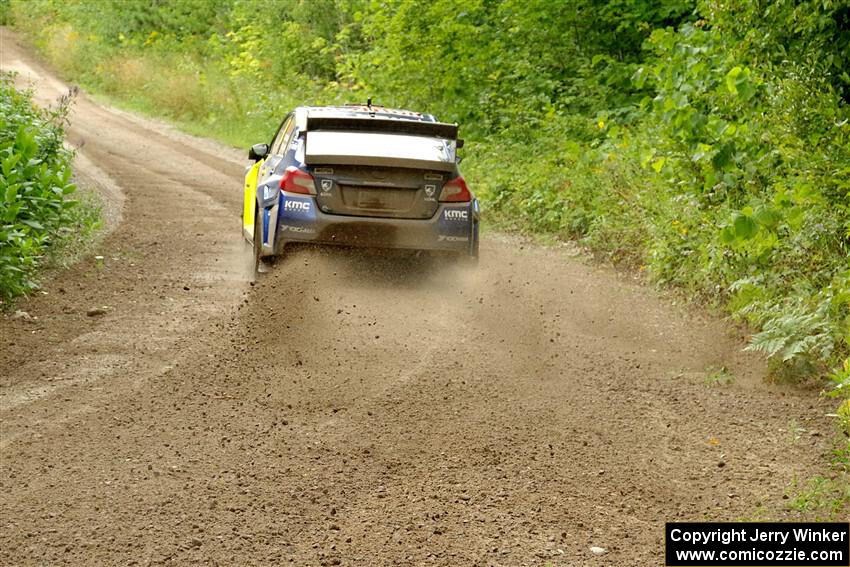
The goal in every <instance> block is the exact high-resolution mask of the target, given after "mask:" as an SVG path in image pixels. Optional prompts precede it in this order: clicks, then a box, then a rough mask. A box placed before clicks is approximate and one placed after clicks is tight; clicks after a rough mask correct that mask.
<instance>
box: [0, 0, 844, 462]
mask: <svg viewBox="0 0 850 567" xmlns="http://www.w3.org/2000/svg"><path fill="white" fill-rule="evenodd" d="M0 5H1V4H0ZM6 12H7V15H6V16H0V17H7V18H9V17H10V18H11V19H12V20H13V22H14V24H15V25H16V26H18V27H19V28H21V29H23V30H24V31H25V32H27V33H28V34H29V36H30V37H31V38H32V40H33V41H34V43H35V44H36V45H37V46H38V47H39V48H40V49H41V51H42V53H43V54H44V55H45V56H46V57H47V58H48V59H49V60H50V61H51V62H52V63H53V64H54V65H55V66H56V67H57V68H58V69H59V70H60V71H61V72H63V73H64V74H65V75H66V76H68V77H69V78H71V79H72V80H75V81H78V82H80V83H81V84H83V85H84V86H86V87H87V88H89V89H91V90H92V91H94V92H96V93H102V94H104V95H107V96H109V97H111V98H113V99H114V100H116V101H119V102H120V103H122V104H124V105H126V106H129V107H132V108H135V109H139V110H142V111H147V112H150V113H153V114H156V115H159V116H164V117H165V118H167V119H170V120H172V121H175V122H177V123H179V124H181V125H183V126H184V127H185V128H187V129H188V130H190V131H193V132H196V133H203V134H205V135H212V136H214V137H217V138H219V139H222V140H224V141H227V142H230V143H232V144H235V145H239V146H243V147H247V145H249V144H251V143H254V142H257V141H267V140H268V139H269V138H270V137H271V135H272V133H273V130H274V127H275V126H276V123H277V121H278V120H279V119H280V117H281V116H282V115H283V113H284V112H285V111H286V110H288V109H289V108H291V107H293V106H295V105H297V104H305V103H313V104H325V103H341V102H352V101H365V99H366V98H367V96H372V97H373V98H374V100H375V101H377V102H379V103H383V104H387V105H397V106H403V107H411V108H415V109H423V110H427V111H429V112H433V113H435V114H437V115H438V116H439V117H440V118H441V119H443V120H446V121H457V122H459V123H460V124H461V127H462V131H463V133H464V136H465V137H466V138H467V140H468V142H470V143H468V145H467V149H466V150H465V151H466V155H465V158H466V161H465V162H464V167H465V173H466V175H467V177H468V178H469V180H470V181H471V182H472V183H473V184H474V187H475V188H476V189H477V190H478V192H479V193H480V194H481V196H482V197H483V199H484V206H485V211H486V214H487V216H488V218H489V220H490V221H491V222H493V223H495V224H497V225H498V226H501V227H503V228H507V229H511V230H514V231H519V232H523V233H529V234H535V235H546V236H548V237H555V238H560V239H574V240H577V241H579V242H580V243H582V244H584V245H586V246H587V247H589V248H590V249H591V250H593V251H595V253H597V254H599V255H601V256H603V257H605V258H607V259H608V260H610V261H611V262H613V263H616V264H622V265H625V266H627V267H630V268H633V269H635V270H639V271H640V272H642V273H644V274H645V275H646V276H647V278H649V279H650V280H651V281H653V282H656V283H658V284H660V285H664V286H673V287H676V288H678V289H681V290H683V291H684V292H685V293H687V294H688V295H690V296H692V297H695V298H698V299H699V300H700V301H702V302H704V303H707V304H710V305H712V306H715V307H717V308H721V309H724V310H726V311H727V312H728V313H730V314H731V315H732V317H734V318H735V319H736V320H738V321H740V322H744V323H746V324H747V325H749V327H750V328H751V329H753V334H752V339H751V343H750V346H749V348H750V349H753V350H756V351H759V352H761V353H764V354H765V355H766V356H767V357H768V359H769V361H770V367H771V373H772V375H773V376H774V377H775V378H776V379H792V380H824V383H825V384H827V386H826V387H825V390H827V391H829V393H830V395H833V396H835V397H836V398H837V400H836V403H837V405H838V409H837V410H836V415H837V416H838V422H839V423H840V424H841V428H842V429H843V433H844V435H846V436H847V438H846V439H847V443H848V448H843V451H844V453H843V454H844V457H843V461H842V458H839V462H843V463H844V465H843V466H845V467H846V461H847V458H848V457H847V455H850V361H848V353H850V104H848V103H850V74H848V69H850V4H848V3H847V2H846V0H797V1H794V2H790V1H788V0H759V1H756V0H743V1H741V2H715V1H712V0H665V1H661V2H658V1H653V2H650V1H647V0H609V1H608V2H596V1H593V0H576V1H574V2H551V1H549V0H504V1H501V2H491V1H487V0H466V1H464V2H460V3H459V2H455V1H449V0H383V1H378V0H311V1H309V2H308V1H298V0H278V1H269V2H265V3H264V4H263V5H262V7H261V8H259V9H258V7H257V5H256V4H255V3H253V2H248V1H243V0H172V1H170V2H157V3H151V2H150V1H147V0H102V1H101V2H97V3H95V2H86V1H84V0H26V1H23V0H11V3H9V4H8V9H7V10H6Z"/></svg>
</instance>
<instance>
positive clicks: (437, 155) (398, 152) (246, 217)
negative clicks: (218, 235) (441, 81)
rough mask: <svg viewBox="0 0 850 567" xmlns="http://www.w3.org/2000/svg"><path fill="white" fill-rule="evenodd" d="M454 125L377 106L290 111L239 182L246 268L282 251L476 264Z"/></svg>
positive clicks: (472, 213) (472, 201)
mask: <svg viewBox="0 0 850 567" xmlns="http://www.w3.org/2000/svg"><path fill="white" fill-rule="evenodd" d="M457 133H458V128H457V125H456V124H446V123H442V122H438V121H437V120H436V119H435V118H434V117H433V116H432V115H430V114H420V113H417V112H411V111H407V110H396V109H390V108H385V107H382V106H376V105H372V104H371V101H370V102H369V103H367V104H366V105H348V106H337V107H299V108H296V109H295V110H294V111H293V112H292V113H290V114H289V115H288V116H287V117H286V118H285V119H284V120H283V122H282V123H281V125H280V127H279V128H278V130H277V133H276V134H275V136H274V139H273V140H272V142H271V144H256V145H254V146H253V147H251V150H250V151H249V153H248V156H249V158H250V159H251V160H253V161H254V162H255V163H254V165H253V167H251V168H249V169H248V172H247V174H246V175H245V188H244V195H243V197H244V198H243V203H244V207H243V211H242V231H243V234H244V236H245V238H246V239H247V240H248V241H249V242H252V243H253V250H254V261H255V267H256V269H257V270H258V271H264V268H265V266H266V265H267V264H268V263H269V262H270V261H272V260H273V259H274V258H275V257H276V256H279V255H280V254H282V253H283V251H284V248H285V247H286V245H287V244H289V243H293V242H314V243H321V244H338V245H346V246H365V247H375V248H404V249H412V250H437V251H444V252H449V253H454V254H455V255H458V256H463V257H467V258H471V259H473V260H475V259H477V257H478V223H479V209H478V200H477V199H476V198H475V196H474V195H473V194H472V193H471V192H470V190H469V188H468V187H467V185H466V182H465V181H464V179H463V176H461V175H460V172H459V171H458V167H457V164H458V161H459V160H458V158H457V155H456V153H457V149H458V148H459V147H462V145H463V141H462V140H459V139H458V137H457Z"/></svg>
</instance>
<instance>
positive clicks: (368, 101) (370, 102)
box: [366, 97, 372, 110]
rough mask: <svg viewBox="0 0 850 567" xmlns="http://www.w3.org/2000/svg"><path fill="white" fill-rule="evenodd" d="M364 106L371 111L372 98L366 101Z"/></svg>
mask: <svg viewBox="0 0 850 567" xmlns="http://www.w3.org/2000/svg"><path fill="white" fill-rule="evenodd" d="M366 106H368V107H369V109H370V110H371V109H372V97H369V98H367V99H366Z"/></svg>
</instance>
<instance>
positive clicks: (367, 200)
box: [304, 116, 457, 219]
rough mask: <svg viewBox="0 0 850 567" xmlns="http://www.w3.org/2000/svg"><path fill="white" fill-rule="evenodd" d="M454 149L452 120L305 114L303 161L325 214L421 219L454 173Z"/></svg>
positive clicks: (428, 215)
mask: <svg viewBox="0 0 850 567" xmlns="http://www.w3.org/2000/svg"><path fill="white" fill-rule="evenodd" d="M456 151H457V126H455V125H454V124H443V123H439V122H427V121H419V120H404V119H386V118H376V117H370V116H357V117H351V116H337V117H318V118H310V117H308V120H307V133H306V141H305V149H304V162H305V163H306V165H307V169H308V170H309V171H310V173H311V174H312V175H313V177H314V179H315V180H316V191H317V200H318V203H319V208H320V209H321V210H322V211H323V212H325V213H327V214H334V215H352V216H363V217H388V218H406V219H425V218H431V217H432V216H434V213H435V212H436V211H437V205H438V203H437V200H438V198H439V196H440V189H442V187H443V184H444V183H445V181H446V180H448V179H450V178H451V177H453V176H454V175H455V174H456V171H457V165H456V160H455V155H456Z"/></svg>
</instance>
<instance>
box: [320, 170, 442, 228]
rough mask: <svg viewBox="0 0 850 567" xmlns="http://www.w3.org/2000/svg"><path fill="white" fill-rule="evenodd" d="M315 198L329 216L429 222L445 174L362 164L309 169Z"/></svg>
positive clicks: (435, 207) (434, 210) (435, 206)
mask: <svg viewBox="0 0 850 567" xmlns="http://www.w3.org/2000/svg"><path fill="white" fill-rule="evenodd" d="M309 169H310V172H311V173H312V175H313V178H314V179H315V180H316V192H317V195H316V199H317V201H318V203H319V209H321V210H322V212H324V213H327V214H332V215H352V216H362V217H387V218H404V219H428V218H431V217H433V216H434V213H435V212H436V211H437V204H438V203H437V198H438V197H439V194H440V189H441V188H442V186H443V183H444V182H445V180H446V179H447V178H448V174H447V173H446V172H444V171H438V170H421V169H410V168H399V167H379V166H361V165H334V166H329V165H324V166H314V167H312V168H309Z"/></svg>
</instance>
